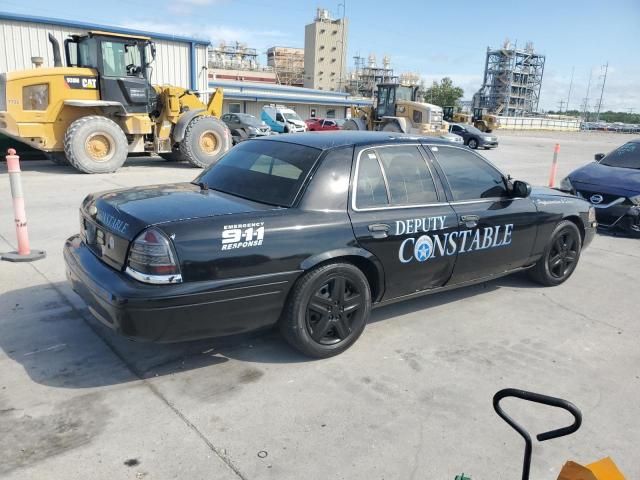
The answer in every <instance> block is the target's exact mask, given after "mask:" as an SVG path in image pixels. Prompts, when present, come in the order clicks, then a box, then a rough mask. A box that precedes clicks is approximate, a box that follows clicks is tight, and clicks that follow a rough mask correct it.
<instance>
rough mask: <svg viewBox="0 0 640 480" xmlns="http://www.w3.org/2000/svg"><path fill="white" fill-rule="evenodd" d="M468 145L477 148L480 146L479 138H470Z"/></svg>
mask: <svg viewBox="0 0 640 480" xmlns="http://www.w3.org/2000/svg"><path fill="white" fill-rule="evenodd" d="M467 145H469V148H472V149H473V150H475V149H476V148H478V140H476V139H475V138H470V139H469V141H468V142H467Z"/></svg>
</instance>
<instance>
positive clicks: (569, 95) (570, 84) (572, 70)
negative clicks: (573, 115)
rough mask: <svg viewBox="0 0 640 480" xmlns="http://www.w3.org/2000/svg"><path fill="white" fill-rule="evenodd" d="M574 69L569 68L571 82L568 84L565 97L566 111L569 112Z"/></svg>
mask: <svg viewBox="0 0 640 480" xmlns="http://www.w3.org/2000/svg"><path fill="white" fill-rule="evenodd" d="M575 71H576V67H571V82H570V83H569V94H568V95H567V111H568V110H569V102H570V101H571V89H572V88H573V73H574V72H575Z"/></svg>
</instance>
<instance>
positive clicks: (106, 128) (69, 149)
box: [64, 115, 129, 173]
mask: <svg viewBox="0 0 640 480" xmlns="http://www.w3.org/2000/svg"><path fill="white" fill-rule="evenodd" d="M64 152H65V154H66V157H67V160H68V161H69V163H70V164H71V165H72V166H73V167H74V168H75V169H76V170H79V171H81V172H83V173H111V172H115V171H116V170H118V169H119V168H120V167H121V166H122V165H123V164H124V162H125V161H126V160H127V155H128V154H129V144H128V142H127V137H126V136H125V134H124V132H123V131H122V129H121V128H120V126H119V125H118V124H117V123H115V122H114V121H113V120H110V119H109V118H106V117H101V116H99V115H90V116H87V117H82V118H79V119H77V120H76V121H75V122H73V123H72V124H71V125H69V128H68V129H67V132H66V134H65V136H64Z"/></svg>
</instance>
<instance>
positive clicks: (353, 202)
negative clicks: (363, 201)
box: [351, 143, 448, 212]
mask: <svg viewBox="0 0 640 480" xmlns="http://www.w3.org/2000/svg"><path fill="white" fill-rule="evenodd" d="M421 146H422V144H421V143H393V144H390V145H389V144H387V145H369V146H367V147H365V148H363V149H362V150H360V153H358V158H357V159H356V169H355V172H354V174H353V180H354V181H353V185H352V187H351V209H352V210H353V211H354V212H370V211H375V210H397V209H400V208H422V207H435V206H442V205H447V204H448V202H438V203H426V204H420V205H388V206H386V207H368V208H357V207H356V192H357V190H358V174H359V173H360V157H362V154H363V153H364V152H366V151H367V150H373V149H377V148H389V147H417V148H418V153H419V154H420V156H421V157H422V159H423V160H424V163H425V165H426V166H427V169H428V170H429V175H431V181H432V182H433V188H434V191H435V192H436V195H437V194H438V189H437V188H436V184H435V180H434V178H433V172H432V171H431V166H430V165H429V162H428V159H427V158H425V156H424V155H423V153H422V152H421V151H420V147H421ZM376 160H377V161H378V165H379V166H380V171H381V172H382V178H383V180H384V184H385V189H386V191H387V201H389V202H390V201H391V198H389V195H390V192H389V182H388V181H387V176H386V173H385V171H384V168H383V166H382V161H381V160H380V158H379V157H378V155H376Z"/></svg>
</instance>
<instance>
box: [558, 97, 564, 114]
mask: <svg viewBox="0 0 640 480" xmlns="http://www.w3.org/2000/svg"><path fill="white" fill-rule="evenodd" d="M558 103H559V106H558V108H559V110H558V113H562V107H563V105H564V100H560V101H559V102H558Z"/></svg>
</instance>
